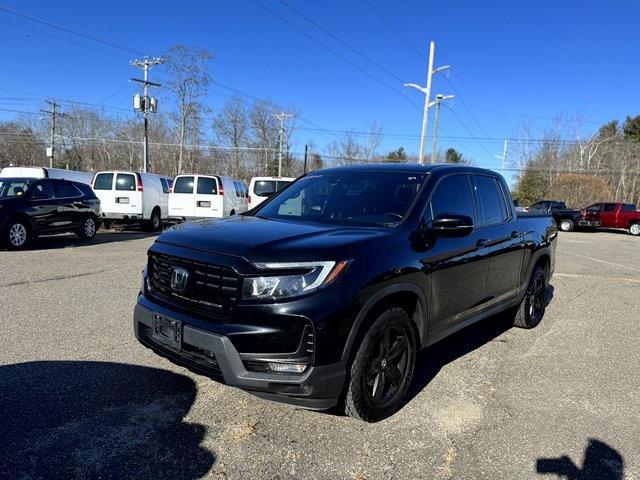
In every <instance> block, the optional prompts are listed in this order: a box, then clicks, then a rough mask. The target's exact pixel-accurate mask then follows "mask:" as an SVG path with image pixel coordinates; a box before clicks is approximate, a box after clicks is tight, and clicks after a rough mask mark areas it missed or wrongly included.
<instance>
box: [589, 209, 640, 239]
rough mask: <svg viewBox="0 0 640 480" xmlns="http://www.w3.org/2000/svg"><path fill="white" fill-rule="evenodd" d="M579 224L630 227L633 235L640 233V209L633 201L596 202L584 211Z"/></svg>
mask: <svg viewBox="0 0 640 480" xmlns="http://www.w3.org/2000/svg"><path fill="white" fill-rule="evenodd" d="M579 225H580V226H583V227H605V228H624V229H628V230H629V233H630V234H631V235H635V236H639V235H640V211H638V210H637V209H636V206H635V205H634V204H632V203H594V204H593V205H589V206H588V207H587V208H585V209H584V210H583V211H582V218H581V220H580V221H579Z"/></svg>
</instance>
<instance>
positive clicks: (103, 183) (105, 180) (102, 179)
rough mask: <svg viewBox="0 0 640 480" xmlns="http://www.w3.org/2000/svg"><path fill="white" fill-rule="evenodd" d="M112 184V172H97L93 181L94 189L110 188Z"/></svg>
mask: <svg viewBox="0 0 640 480" xmlns="http://www.w3.org/2000/svg"><path fill="white" fill-rule="evenodd" d="M112 186H113V173H99V174H97V175H96V178H95V179H94V181H93V189H94V190H111V187H112Z"/></svg>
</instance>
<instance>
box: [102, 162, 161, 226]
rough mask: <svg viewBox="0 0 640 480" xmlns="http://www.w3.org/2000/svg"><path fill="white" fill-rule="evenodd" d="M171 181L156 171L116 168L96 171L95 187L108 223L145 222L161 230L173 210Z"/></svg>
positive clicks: (103, 214)
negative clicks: (144, 171)
mask: <svg viewBox="0 0 640 480" xmlns="http://www.w3.org/2000/svg"><path fill="white" fill-rule="evenodd" d="M171 183H172V180H171V177H164V176H162V175H155V174H153V173H142V172H125V171H113V170H112V171H104V172H98V173H96V174H95V176H94V178H93V183H92V185H91V187H92V188H93V191H94V192H95V193H96V196H97V197H98V198H99V199H100V204H101V206H102V217H103V219H104V222H105V223H106V224H107V225H108V224H109V223H111V222H124V223H129V222H138V223H143V222H144V223H147V224H148V225H149V226H150V227H151V228H152V229H153V230H160V229H161V228H162V222H163V221H164V220H166V218H167V216H168V213H169V212H168V201H169V191H170V190H171Z"/></svg>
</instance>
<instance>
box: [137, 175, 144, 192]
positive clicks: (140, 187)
mask: <svg viewBox="0 0 640 480" xmlns="http://www.w3.org/2000/svg"><path fill="white" fill-rule="evenodd" d="M137 191H138V192H142V191H143V189H142V178H140V177H138V188H137Z"/></svg>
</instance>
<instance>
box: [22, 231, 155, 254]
mask: <svg viewBox="0 0 640 480" xmlns="http://www.w3.org/2000/svg"><path fill="white" fill-rule="evenodd" d="M157 235H158V232H145V231H140V230H131V231H105V230H100V231H99V232H98V233H97V235H96V237H95V238H94V239H93V240H91V241H90V242H85V241H82V240H80V239H79V238H78V237H77V236H75V235H74V234H72V233H69V234H60V235H50V236H42V237H39V238H37V239H35V241H34V242H33V244H32V245H31V246H30V247H29V250H51V249H56V248H68V247H73V248H77V247H86V246H91V245H100V244H103V243H114V242H128V241H131V240H138V239H140V238H150V237H155V236H157Z"/></svg>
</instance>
